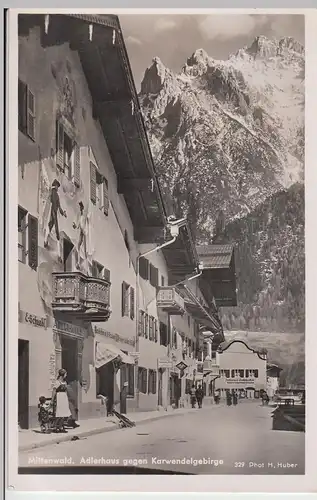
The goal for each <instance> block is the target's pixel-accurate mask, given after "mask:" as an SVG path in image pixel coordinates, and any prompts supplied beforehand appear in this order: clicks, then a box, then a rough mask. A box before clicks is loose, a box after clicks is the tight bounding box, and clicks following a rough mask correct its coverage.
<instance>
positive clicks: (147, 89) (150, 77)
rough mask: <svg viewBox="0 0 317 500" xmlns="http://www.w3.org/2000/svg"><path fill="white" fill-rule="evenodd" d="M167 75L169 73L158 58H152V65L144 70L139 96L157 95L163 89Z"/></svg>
mask: <svg viewBox="0 0 317 500" xmlns="http://www.w3.org/2000/svg"><path fill="white" fill-rule="evenodd" d="M167 73H169V74H170V71H169V70H167V68H165V66H164V64H163V63H162V61H161V59H160V58H159V57H154V58H153V61H152V65H151V66H150V67H149V68H147V69H146V70H145V74H144V77H143V80H142V82H141V94H158V93H159V92H160V90H161V89H162V88H163V85H164V81H165V78H166V76H167Z"/></svg>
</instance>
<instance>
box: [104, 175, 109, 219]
mask: <svg viewBox="0 0 317 500" xmlns="http://www.w3.org/2000/svg"><path fill="white" fill-rule="evenodd" d="M103 213H104V214H105V215H108V213H109V192H108V181H107V179H106V178H105V177H104V178H103Z"/></svg>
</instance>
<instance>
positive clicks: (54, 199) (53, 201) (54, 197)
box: [44, 179, 67, 259]
mask: <svg viewBox="0 0 317 500" xmlns="http://www.w3.org/2000/svg"><path fill="white" fill-rule="evenodd" d="M59 187H60V183H59V181H58V180H57V179H55V180H54V181H53V183H52V187H51V190H50V194H49V201H50V205H51V207H50V220H49V223H48V228H47V229H46V235H45V238H44V247H45V248H47V247H48V237H49V235H50V234H51V232H52V229H53V228H54V227H55V234H56V239H57V244H58V255H59V258H60V259H61V244H60V235H59V225H58V214H61V215H63V217H67V215H66V211H65V210H63V209H62V207H61V205H60V200H59V194H58V189H59Z"/></svg>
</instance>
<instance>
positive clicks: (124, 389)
mask: <svg viewBox="0 0 317 500" xmlns="http://www.w3.org/2000/svg"><path fill="white" fill-rule="evenodd" d="M127 395H128V367H127V365H121V367H120V413H127Z"/></svg>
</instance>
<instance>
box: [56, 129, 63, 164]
mask: <svg viewBox="0 0 317 500" xmlns="http://www.w3.org/2000/svg"><path fill="white" fill-rule="evenodd" d="M56 165H57V167H58V168H60V169H61V170H64V127H63V125H62V123H61V122H60V121H59V120H57V121H56Z"/></svg>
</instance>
